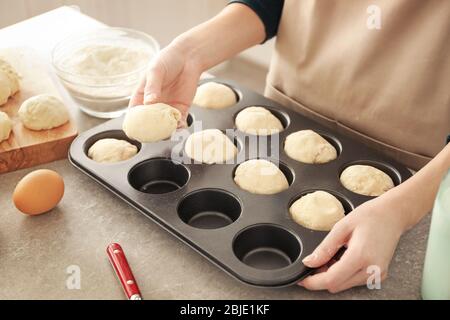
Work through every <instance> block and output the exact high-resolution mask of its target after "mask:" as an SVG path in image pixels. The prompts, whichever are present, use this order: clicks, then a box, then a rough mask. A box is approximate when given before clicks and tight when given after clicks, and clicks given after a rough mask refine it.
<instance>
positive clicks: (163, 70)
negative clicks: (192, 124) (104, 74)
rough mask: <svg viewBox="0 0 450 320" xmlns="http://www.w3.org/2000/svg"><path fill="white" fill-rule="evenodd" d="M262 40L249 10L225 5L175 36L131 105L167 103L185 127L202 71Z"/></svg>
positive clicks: (151, 67) (154, 62) (259, 26)
mask: <svg viewBox="0 0 450 320" xmlns="http://www.w3.org/2000/svg"><path fill="white" fill-rule="evenodd" d="M264 38H265V28H264V24H263V23H262V21H261V20H260V18H259V17H258V15H257V14H256V13H255V12H254V11H253V10H252V9H250V8H249V7H248V6H247V5H244V4H241V3H231V4H229V5H227V6H226V7H225V8H224V9H223V10H222V11H221V12H220V13H219V14H218V15H217V16H215V17H214V18H212V19H210V20H208V21H206V22H204V23H202V24H200V25H198V26H197V27H195V28H192V29H191V30H189V31H187V32H185V33H184V34H182V35H180V36H178V37H177V38H176V39H175V40H174V41H173V42H172V43H171V44H170V45H168V46H167V47H166V48H164V50H162V51H161V52H160V53H159V54H158V55H157V56H156V57H155V58H154V59H152V61H151V62H150V65H149V68H148V71H147V75H146V77H145V78H144V79H142V81H141V83H140V85H139V87H138V88H137V89H136V91H135V92H134V94H133V96H132V97H131V100H130V106H136V105H142V104H152V103H156V102H163V103H166V104H169V105H171V106H173V107H175V108H177V109H178V110H180V112H181V114H182V121H181V123H180V126H185V125H186V118H187V115H188V109H189V106H190V104H191V102H192V100H193V98H194V95H195V91H196V89H197V83H198V80H199V79H200V75H201V74H202V72H203V71H205V70H208V69H209V68H211V67H213V66H215V65H217V64H219V63H221V62H223V61H225V60H227V59H229V58H231V57H232V56H234V55H235V54H237V53H239V52H241V51H243V50H245V49H247V48H249V47H251V46H253V45H256V44H258V43H261V42H262V41H263V40H264Z"/></svg>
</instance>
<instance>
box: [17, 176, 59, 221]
mask: <svg viewBox="0 0 450 320" xmlns="http://www.w3.org/2000/svg"><path fill="white" fill-rule="evenodd" d="M63 195H64V181H63V179H62V177H61V176H60V175H59V174H58V173H57V172H55V171H52V170H47V169H40V170H36V171H33V172H30V173H29V174H27V175H26V176H25V177H23V178H22V180H20V181H19V183H18V184H17V186H16V189H15V190H14V193H13V202H14V205H15V206H16V208H17V209H19V210H20V211H22V212H23V213H25V214H29V215H38V214H42V213H45V212H48V211H50V210H51V209H53V208H54V207H56V205H57V204H58V203H59V201H60V200H61V198H62V197H63Z"/></svg>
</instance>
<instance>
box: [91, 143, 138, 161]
mask: <svg viewBox="0 0 450 320" xmlns="http://www.w3.org/2000/svg"><path fill="white" fill-rule="evenodd" d="M137 152H138V148H137V147H136V146H135V145H133V144H131V143H129V142H128V141H126V140H118V139H110V138H107V139H100V140H98V141H97V142H95V143H94V144H93V145H92V146H91V147H90V148H89V150H88V157H89V158H91V159H92V160H94V161H96V162H100V163H114V162H119V161H125V160H128V159H130V158H132V157H134V156H135V155H136V154H137Z"/></svg>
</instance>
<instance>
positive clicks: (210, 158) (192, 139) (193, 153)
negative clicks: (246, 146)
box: [184, 129, 237, 164]
mask: <svg viewBox="0 0 450 320" xmlns="http://www.w3.org/2000/svg"><path fill="white" fill-rule="evenodd" d="M184 149H185V151H186V154H187V155H188V157H189V158H191V159H194V160H195V161H198V162H202V163H207V164H214V163H225V162H226V161H227V160H229V159H232V158H234V157H235V156H236V154H237V148H236V146H235V145H234V143H233V142H232V141H231V140H230V138H228V137H227V136H226V135H225V134H223V133H222V131H220V130H218V129H208V130H203V131H199V132H195V133H193V134H191V135H190V136H189V138H187V140H186V145H185V148H184Z"/></svg>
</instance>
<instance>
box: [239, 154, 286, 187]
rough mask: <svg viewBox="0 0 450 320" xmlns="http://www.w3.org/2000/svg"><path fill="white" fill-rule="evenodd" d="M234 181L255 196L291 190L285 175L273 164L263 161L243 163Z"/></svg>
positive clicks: (254, 160)
mask: <svg viewBox="0 0 450 320" xmlns="http://www.w3.org/2000/svg"><path fill="white" fill-rule="evenodd" d="M234 181H235V182H236V184H237V185H238V186H239V187H240V188H241V189H244V190H246V191H248V192H251V193H255V194H275V193H279V192H281V191H283V190H286V189H287V188H289V182H288V180H287V179H286V176H285V175H284V173H283V172H282V171H281V170H280V169H279V168H278V167H277V166H276V165H275V164H273V163H272V162H270V161H267V160H261V159H253V160H248V161H246V162H243V163H241V164H240V165H239V166H238V167H237V168H236V172H235V174H234Z"/></svg>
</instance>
